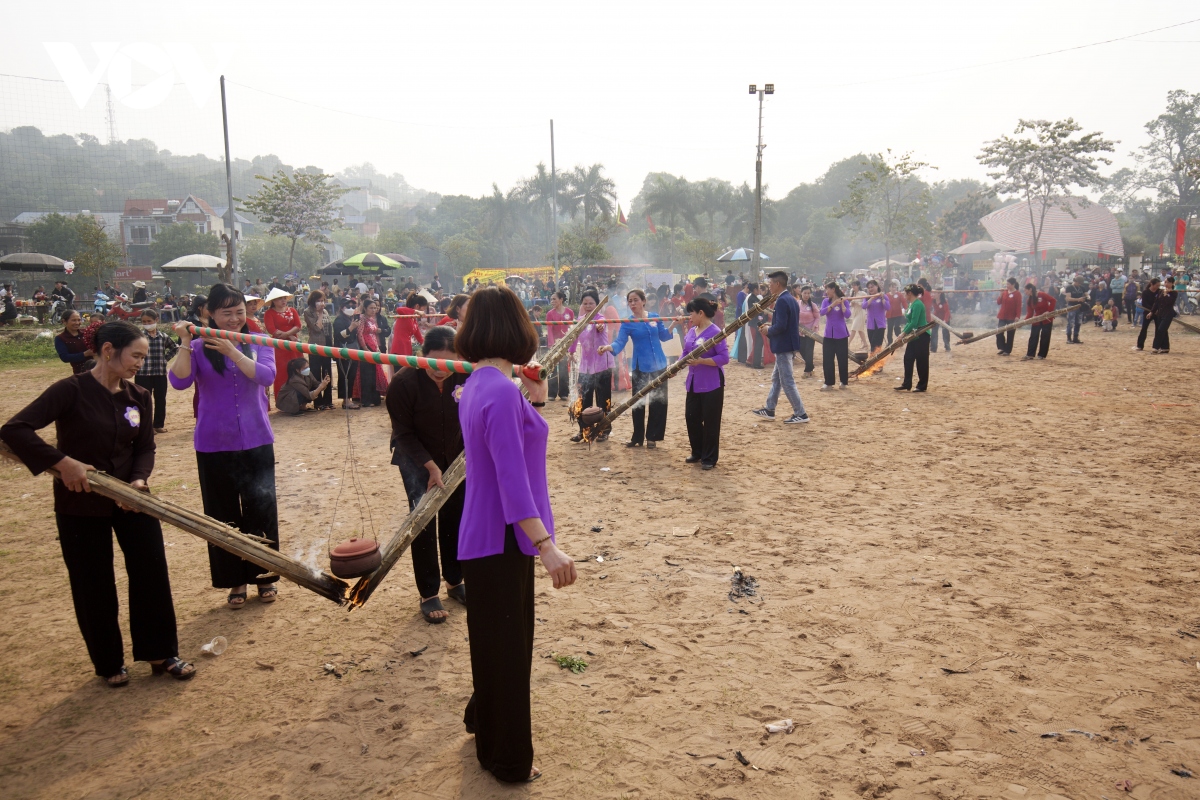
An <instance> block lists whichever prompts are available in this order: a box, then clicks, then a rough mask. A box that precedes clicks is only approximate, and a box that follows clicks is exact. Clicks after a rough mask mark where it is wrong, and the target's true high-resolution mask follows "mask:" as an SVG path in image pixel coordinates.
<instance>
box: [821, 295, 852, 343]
mask: <svg viewBox="0 0 1200 800" xmlns="http://www.w3.org/2000/svg"><path fill="white" fill-rule="evenodd" d="M842 309H843V306H842V305H840V304H839V305H838V306H837V307H836V308H835V307H833V306H832V305H831V304H830V302H829V298H828V297H826V298H825V299H824V300H822V301H821V316H822V317H824V318H825V338H826V339H847V338H849V337H850V330H849V329H848V328H847V327H846V320H848V319H849V318H850V314H849V313H848V312H846V311H843V310H842Z"/></svg>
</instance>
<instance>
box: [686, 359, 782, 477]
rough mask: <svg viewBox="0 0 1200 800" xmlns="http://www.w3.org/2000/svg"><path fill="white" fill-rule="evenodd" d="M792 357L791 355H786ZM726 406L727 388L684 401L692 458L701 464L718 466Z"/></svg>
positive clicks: (720, 388) (697, 395) (695, 393)
mask: <svg viewBox="0 0 1200 800" xmlns="http://www.w3.org/2000/svg"><path fill="white" fill-rule="evenodd" d="M783 355H786V356H788V357H791V354H790V353H784V354H783ZM724 406H725V387H724V386H721V387H719V388H717V389H713V390H712V391H711V392H688V393H687V398H686V399H685V400H684V406H683V418H684V420H685V421H686V422H687V434H688V443H689V444H691V446H692V458H698V459H700V463H701V464H716V463H717V456H719V455H720V454H721V411H722V410H723V408H724Z"/></svg>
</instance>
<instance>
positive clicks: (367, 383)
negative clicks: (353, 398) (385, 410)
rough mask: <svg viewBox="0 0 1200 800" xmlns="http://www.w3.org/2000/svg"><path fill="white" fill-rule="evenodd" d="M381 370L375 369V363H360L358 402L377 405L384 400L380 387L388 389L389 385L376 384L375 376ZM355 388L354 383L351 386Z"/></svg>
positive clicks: (365, 404)
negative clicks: (380, 385)
mask: <svg viewBox="0 0 1200 800" xmlns="http://www.w3.org/2000/svg"><path fill="white" fill-rule="evenodd" d="M378 374H379V371H378V370H376V369H375V365H374V364H359V365H358V375H359V378H358V402H360V403H362V404H363V405H364V406H377V405H379V404H380V403H381V402H382V398H381V397H380V396H379V395H380V392H379V390H380V388H382V389H383V390H384V391H387V387H386V386H384V387H379V386H376V385H375V383H376V382H375V377H376V376H377V375H378ZM351 388H353V385H352V386H351Z"/></svg>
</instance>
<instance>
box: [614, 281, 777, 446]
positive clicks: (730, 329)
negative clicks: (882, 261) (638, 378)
mask: <svg viewBox="0 0 1200 800" xmlns="http://www.w3.org/2000/svg"><path fill="white" fill-rule="evenodd" d="M778 297H779V294H773V295H771V296H770V297H764V298H763V300H762V302H761V303H759V304H758V305H756V306H754V307H753V308H749V309H746V313H745V314H742V315H741V316H740V317H738V318H737V319H735V320H734V321H733V322H731V323H729V324H728V325H726V326H725V330H723V331H721V332H720V333H718V334H717V335H716V336H714V337H712V338H711V339H708V340H707V341H705V342H704V344H703V345H701V346H699V347H697V348H696V349H695V350H693V351H692V352H690V353H688V354H687V357H686V358H681V359H679V360H678V361H676V362H675V363H674V364H672V365H671V366H669V367H667V368H666V369H665V370H663V373H662V374H661V375H659V376H658V377H657V378H655V379H654V380H652V381H650V382H649V383H647V384H646V385H645V386H643V387H642V388H641V389H640V390H639V391H637V392H634V393H633V394H632V395H630V397H629V399H628V400H626V401H625V402H624V403H621V405H619V406H617V407H616V408H614V409H613V410H612V411H610V412H608V414H607V415H606V416H605V417H604V419H602V420H600V421H599V422H597V423H596V424H595V425H593V426H592V427H593V428H594V429H596V430H600V431H602V430H604V429H605V428H606V427H608V426H609V425H611V424H612V421H613V420H614V419H616V418H617V417H619V416H621V415H622V414H624V413H625V412H626V411H628V410H629V409H630V408H632V407H633V406H634V404H636V403H637V402H638V401H639V400H641V399H642V398H643V397H645V396H646V395H648V394H650V393H651V392H653V391H654V390H655V389H657V388H658V387H659V386H662V385H663V384H664V383H666V382H667V381H668V380H670V378H671V377H672V376H674V375H678V374H679V372H680V371H681V370H682V369H683V368H684V367H687V366H689V365H690V364H692V362H694V361H696V360H697V359H700V358H704V354H705V353H707V352H708V351H709V350H711V349H712V348H713V347H715V346H716V345H717V343H718V342H721V341H723V340H724V339H726V338H728V337H729V336H730V335H732V334H734V333H736V332H737V330H738V328H741V327H742V326H743V325H745V324H746V323H747V322H749V321H750V320H752V319H753V318H754V317H757V316H758V315H759V314H761V313H762V312H763V311H764V310H766V309H767V308H768V307H769V306H770V305H771V304H772V303H774V302H775V299H776V298H778ZM788 357H789V358H790V357H791V354H790V353H789V354H788Z"/></svg>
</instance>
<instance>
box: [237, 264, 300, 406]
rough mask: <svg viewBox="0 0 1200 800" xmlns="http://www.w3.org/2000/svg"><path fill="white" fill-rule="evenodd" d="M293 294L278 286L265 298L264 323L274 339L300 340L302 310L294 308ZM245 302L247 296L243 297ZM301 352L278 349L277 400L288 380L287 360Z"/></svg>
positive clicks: (276, 354) (276, 365) (276, 363)
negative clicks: (292, 305) (292, 303)
mask: <svg viewBox="0 0 1200 800" xmlns="http://www.w3.org/2000/svg"><path fill="white" fill-rule="evenodd" d="M239 294H240V293H239ZM291 299H292V295H291V294H289V293H288V292H286V291H284V290H283V289H280V288H279V287H276V288H274V289H272V290H271V291H270V292H269V293H268V294H267V296H266V297H265V298H264V300H265V301H266V304H267V311H266V313H265V314H263V325H264V326H265V327H266V330H267V335H268V336H270V337H272V338H274V339H283V340H285V341H289V342H298V341H300V312H298V311H296V309H294V308H292V307H291V305H289V302H290V301H291ZM242 302H243V303H245V298H244V297H243V298H242ZM298 355H299V353H293V352H292V351H290V350H278V351H276V353H275V369H276V373H275V386H274V388H275V400H276V402H278V401H279V390H280V388H281V387H282V386H283V384H284V383H285V382H286V381H287V362H289V361H291V360H292V359H293V358H296V357H297V356H298Z"/></svg>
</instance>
